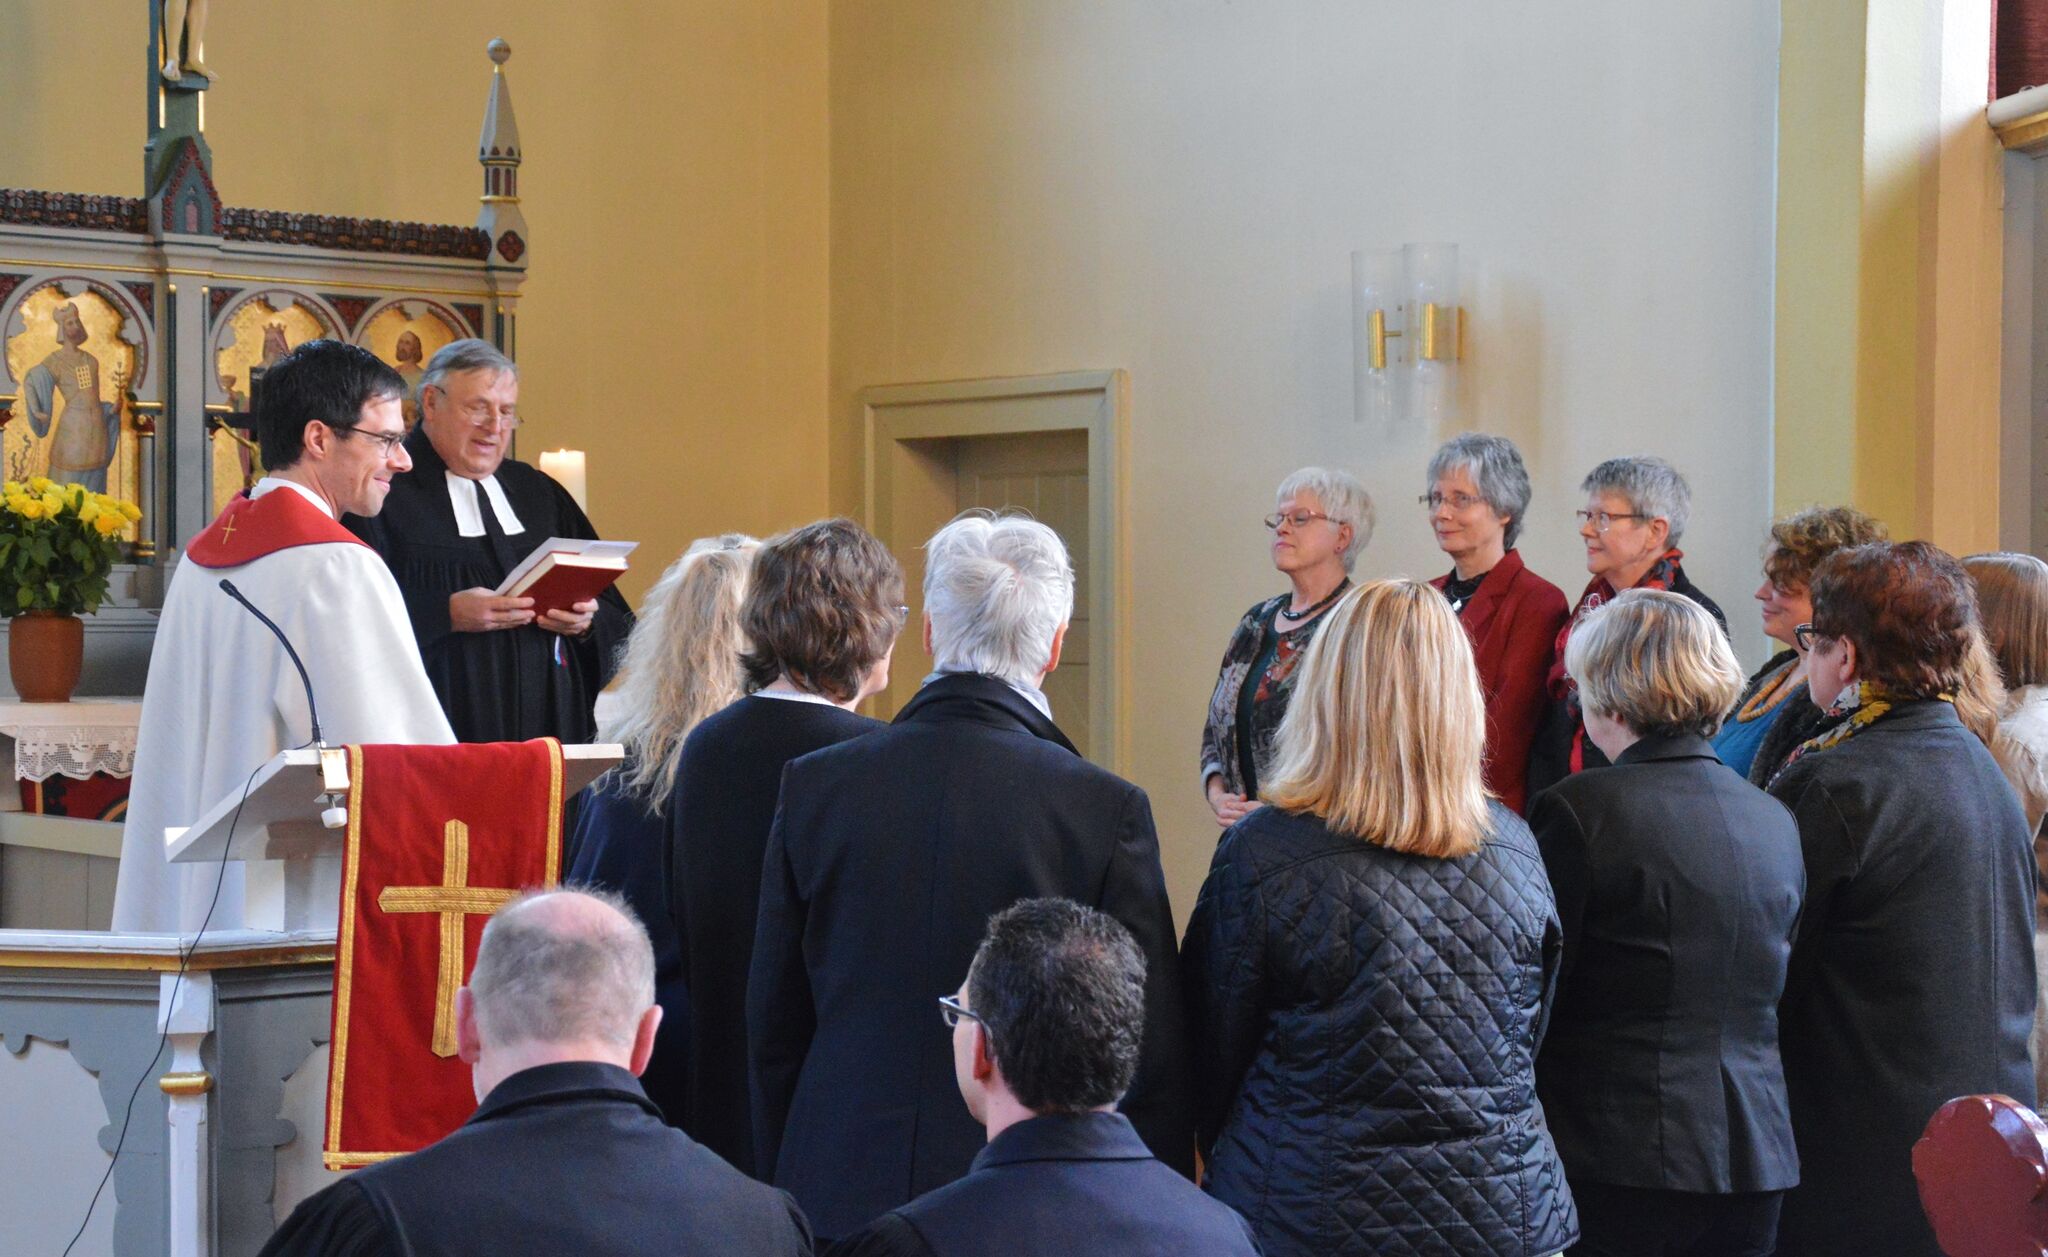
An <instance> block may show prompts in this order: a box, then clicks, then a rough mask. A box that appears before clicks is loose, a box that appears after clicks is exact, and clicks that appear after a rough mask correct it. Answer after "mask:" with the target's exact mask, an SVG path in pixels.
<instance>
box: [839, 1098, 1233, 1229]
mask: <svg viewBox="0 0 2048 1257" xmlns="http://www.w3.org/2000/svg"><path fill="white" fill-rule="evenodd" d="M1258 1251H1259V1250H1258V1247H1257V1245H1255V1244H1254V1243H1253V1242H1252V1238H1251V1228H1250V1227H1249V1226H1247V1225H1245V1220H1244V1219H1243V1218H1242V1217H1240V1216H1238V1213H1237V1211H1236V1210H1235V1209H1232V1208H1231V1207H1230V1206H1229V1205H1226V1204H1223V1203H1222V1202H1220V1201H1217V1200H1213V1199H1211V1198H1210V1197H1209V1196H1208V1195H1207V1194H1205V1193H1204V1192H1203V1191H1202V1190H1201V1189H1200V1188H1198V1187H1196V1186H1195V1185H1194V1184H1193V1183H1190V1182H1188V1181H1187V1180H1186V1179H1185V1178H1182V1177H1181V1176H1180V1175H1178V1174H1176V1173H1174V1172H1173V1171H1172V1170H1169V1169H1167V1168H1166V1167H1165V1166H1164V1165H1161V1164H1160V1163H1159V1162H1158V1161H1157V1160H1156V1159H1154V1157H1153V1156H1152V1153H1151V1151H1150V1150H1149V1149H1147V1148H1146V1147H1145V1141H1144V1140H1142V1139H1140V1138H1138V1132H1137V1131H1135V1130H1133V1129H1131V1124H1130V1122H1128V1121H1126V1120H1125V1119H1124V1118H1123V1117H1122V1116H1120V1115H1118V1114H1115V1113H1067V1114H1056V1115H1049V1116H1042V1117H1034V1118H1032V1119H1030V1120H1029V1121H1024V1122H1019V1123H1017V1124H1016V1125H1015V1126H1012V1127H1010V1128H1008V1129H1007V1130H1005V1131H1003V1133H1002V1134H1000V1135H997V1136H996V1137H995V1138H994V1139H992V1140H990V1141H989V1144H988V1146H987V1147H986V1148H983V1149H982V1150H981V1151H980V1152H979V1153H977V1154H975V1157H974V1168H973V1169H972V1171H971V1172H970V1173H969V1174H968V1175H967V1177H966V1178H963V1179H960V1180H958V1181H957V1182H954V1183H950V1184H948V1185H946V1186H945V1187H941V1188H939V1189H938V1190H937V1191H935V1192H931V1193H928V1194H926V1195H923V1196H919V1197H918V1198H917V1199H916V1200H913V1201H911V1202H910V1203H909V1204H907V1205H905V1206H903V1207H902V1208H901V1209H897V1210H894V1211H892V1212H890V1213H885V1214H883V1215H882V1216H881V1217H880V1218H878V1219H876V1220H875V1222H874V1224H873V1225H871V1226H870V1227H868V1229H867V1230H865V1231H863V1232H861V1233H860V1234H859V1235H857V1236H855V1237H853V1238H852V1239H849V1240H847V1241H845V1242H844V1243H842V1244H839V1245H838V1246H836V1247H835V1248H833V1249H832V1254H833V1257H1188V1255H1189V1254H1197V1253H1199V1254H1204V1255H1205V1257H1257V1254H1258Z"/></svg>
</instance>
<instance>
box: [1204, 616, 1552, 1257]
mask: <svg viewBox="0 0 2048 1257" xmlns="http://www.w3.org/2000/svg"><path fill="white" fill-rule="evenodd" d="M1485 742H1486V705H1485V700H1484V698H1483V697H1482V696H1481V693H1480V687H1479V674H1478V671H1477V669H1476V668H1475V666H1474V664H1473V661H1472V647H1471V645H1470V643H1469V641H1468V640H1467V638H1466V635H1465V631H1464V629H1463V628H1462V627H1460V625H1459V623H1458V617H1457V615H1456V614H1455V613H1454V612H1452V610H1451V608H1450V605H1449V604H1448V603H1447V602H1445V601H1444V598H1443V595H1441V594H1439V593H1438V592H1437V591H1436V590H1434V589H1432V588H1430V587H1429V586H1428V585H1424V584H1420V583H1418V582H1415V581H1406V580H1394V581H1375V582H1373V583H1371V584H1368V585H1365V586H1363V587H1361V588H1360V589H1358V590H1356V591H1354V592H1353V593H1351V594H1350V595H1348V596H1347V597H1345V598H1344V600H1343V601H1341V602H1339V603H1338V604H1337V605H1336V606H1335V607H1333V608H1332V609H1331V610H1330V611H1329V612H1328V614H1327V616H1326V617H1325V623H1324V624H1323V627H1322V629H1321V630H1320V631H1319V632H1318V633H1317V635H1316V639H1315V641H1314V643H1313V644H1312V645H1311V646H1310V647H1309V648H1308V650H1307V652H1306V654H1305V656H1304V658H1303V660H1302V663H1301V668H1300V671H1299V672H1298V674H1297V677H1296V682H1295V691H1294V700H1293V702H1292V703H1291V704H1290V705H1289V707H1288V709H1287V715H1286V717H1285V719H1284V720H1282V722H1281V724H1280V730H1279V735H1278V737H1277V739H1276V741H1275V748H1274V761H1273V767H1272V772H1271V775H1270V779H1269V781H1268V782H1267V784H1266V786H1265V788H1264V790H1263V796H1264V799H1265V801H1266V802H1267V803H1268V804H1270V805H1271V806H1268V807H1263V808H1260V809H1258V810H1256V811H1254V812H1252V813H1250V814H1249V815H1248V816H1246V817H1245V818H1244V819H1242V820H1240V821H1238V822H1237V823H1236V824H1235V825H1233V826H1231V828H1230V829H1229V830H1228V831H1227V832H1226V833H1225V834H1224V836H1223V841H1222V843H1221V844H1220V845H1219V846H1218V847H1217V850H1216V857H1215V860H1214V862H1213V863H1212V864H1211V866H1210V869H1209V878H1208V881H1207V882H1206V883H1204V885H1203V887H1202V894H1201V898H1200V900H1199V901H1198V902H1197V903H1196V905H1195V912H1194V917H1193V920H1192V921H1191V922H1190V923H1189V926H1188V935H1187V941H1186V944H1185V951H1184V953H1183V964H1184V976H1185V979H1186V989H1187V997H1188V1005H1189V1017H1190V1024H1191V1026H1192V1028H1193V1033H1194V1035H1195V1055H1196V1061H1197V1079H1198V1091H1197V1103H1196V1118H1197V1122H1198V1129H1199V1132H1200V1136H1201V1146H1202V1149H1203V1151H1204V1153H1205V1154H1206V1156H1207V1159H1208V1179H1207V1182H1206V1186H1207V1188H1208V1190H1209V1191H1210V1192H1211V1193H1212V1194H1214V1195H1215V1196H1216V1197H1217V1198H1218V1199H1220V1200H1222V1201H1224V1202H1225V1203H1227V1204H1230V1205H1232V1206H1234V1207H1235V1208H1236V1209H1237V1210H1238V1211H1239V1212H1241V1213H1243V1214H1244V1215H1245V1217H1246V1218H1247V1219H1248V1220H1249V1221H1250V1222H1251V1224H1252V1228H1253V1230H1254V1231H1255V1232H1256V1233H1257V1236H1258V1241H1259V1245H1260V1247H1261V1249H1262V1250H1263V1251H1264V1252H1266V1253H1267V1254H1268V1257H1285V1255H1288V1254H1304V1255H1305V1254H1317V1255H1318V1257H1321V1255H1325V1254H1346V1253H1359V1254H1365V1253H1373V1254H1404V1253H1425V1252H1427V1253H1437V1252H1461V1253H1464V1252H1470V1253H1480V1252H1483V1253H1491V1254H1503V1255H1508V1257H1515V1255H1519V1254H1529V1255H1536V1254H1550V1253H1555V1252H1557V1251H1558V1250H1559V1249H1562V1248H1564V1247H1566V1246H1567V1245H1569V1244H1571V1243H1572V1242H1573V1241H1574V1240H1576V1239H1577V1238H1578V1232H1579V1227H1578V1219H1577V1216H1576V1214H1575V1212H1574V1210H1573V1207H1572V1201H1571V1194H1570V1192H1569V1191H1568V1190H1567V1189H1566V1187H1565V1184H1564V1173H1563V1170H1562V1168H1561V1167H1560V1165H1559V1162H1558V1157H1557V1150H1556V1148H1555V1147H1553V1146H1552V1143H1551V1139H1550V1132H1549V1130H1548V1129H1547V1128H1546V1127H1545V1125H1544V1120H1543V1110H1542V1108H1541V1107H1540V1106H1539V1105H1538V1104H1537V1102H1536V1098H1535V1057H1536V1048H1537V1042H1538V1039H1539V1037H1540V1028H1541V1026H1542V1024H1543V1020H1544V1017H1545V1013H1546V1010H1547V1007H1548V1003H1549V999H1550V990H1551V983H1552V979H1553V977H1554V974H1555V971H1556V968H1557V964H1558V959H1559V948H1560V944H1561V940H1562V934H1561V932H1560V929H1559V926H1558V920H1557V910H1556V907H1555V905H1554V904H1553V902H1552V900H1551V894H1550V885H1549V882H1548V881H1547V880H1546V878H1545V877H1544V873H1543V863H1542V859H1541V858H1540V856H1539V855H1538V853H1537V850H1536V844H1535V841H1534V839H1533V838H1532V837H1531V836H1530V833H1529V828H1528V826H1527V825H1525V824H1524V823H1523V822H1522V819H1521V818H1520V817H1518V816H1516V815H1515V814H1514V813H1513V812H1512V811H1510V810H1509V809H1508V808H1507V807H1505V806H1504V805H1502V804H1501V803H1499V802H1498V801H1495V800H1491V799H1489V798H1488V797H1487V794H1486V790H1485V787H1484V786H1483V784H1482V779H1481V767H1480V765H1481V756H1482V754H1483V752H1484V748H1485Z"/></svg>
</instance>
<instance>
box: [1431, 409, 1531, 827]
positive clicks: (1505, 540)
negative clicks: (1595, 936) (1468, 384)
mask: <svg viewBox="0 0 2048 1257" xmlns="http://www.w3.org/2000/svg"><path fill="white" fill-rule="evenodd" d="M1428 484H1429V492H1427V493H1425V494H1423V495H1422V497H1421V499H1420V501H1421V504H1422V505H1423V506H1424V507H1426V508H1428V511H1429V526H1430V531H1432V532H1434V533H1435V534H1436V544H1437V547H1438V548H1439V549H1441V550H1442V551H1443V552H1444V553H1445V554H1447V555H1449V556H1450V559H1451V570H1450V571H1449V572H1447V573H1445V574H1444V575H1442V576H1439V577H1437V578H1436V579H1435V580H1433V581H1431V582H1430V584H1432V585H1434V586H1436V587H1437V588H1438V589H1439V590H1442V591H1443V595H1444V597H1445V598H1447V599H1449V600H1450V603H1451V610H1453V611H1455V612H1457V613H1458V622H1459V623H1460V624H1463V625H1464V626H1465V633H1466V635H1467V636H1468V637H1470V638H1471V639H1472V654H1473V657H1474V658H1475V659H1476V660H1477V661H1478V664H1479V684H1480V687H1481V688H1482V689H1484V690H1485V691H1486V785H1487V788H1488V789H1490V790H1492V791H1493V792H1494V793H1495V794H1497V795H1499V796H1500V798H1501V800H1502V801H1503V802H1504V803H1506V804H1507V805H1508V806H1509V807H1511V808H1513V809H1515V810H1516V811H1517V812H1526V811H1527V810H1528V772H1529V747H1530V746H1531V745H1532V744H1533V743H1534V742H1535V740H1536V730H1537V728H1538V727H1539V726H1540V725H1541V724H1542V723H1543V711H1544V707H1545V705H1546V702H1547V699H1548V691H1547V690H1546V689H1545V684H1546V682H1547V680H1548V678H1549V676H1550V656H1551V652H1552V651H1554V650H1556V649H1557V634H1558V630H1559V629H1562V628H1563V627H1564V621H1565V609H1564V591H1563V590H1561V589H1559V588H1558V587H1557V586H1555V585H1553V584H1551V583H1550V582H1549V581H1547V580H1544V579H1543V578H1542V577H1541V576H1538V575H1537V574H1536V573H1534V572H1532V571H1530V570H1529V569H1528V568H1527V567H1526V566H1524V565H1523V563H1522V554H1521V551H1519V550H1517V549H1515V541H1516V540H1517V539H1518V538H1519V537H1520V536H1521V533H1522V523H1523V520H1524V519H1525V518H1526V517H1527V516H1528V513H1529V471H1528V468H1526V467H1524V466H1523V465H1522V452H1521V451H1520V450H1518V449H1516V448H1515V443H1514V442H1513V441H1510V440H1508V439H1507V438H1506V437H1504V436H1487V435H1486V434H1484V433H1480V432H1467V433H1465V434H1463V435H1462V436H1456V437H1452V438H1451V439H1450V440H1448V441H1446V442H1444V444H1443V446H1442V447H1441V448H1439V449H1438V450H1437V452H1436V456H1435V457H1433V458H1431V459H1430V460H1429V478H1428Z"/></svg>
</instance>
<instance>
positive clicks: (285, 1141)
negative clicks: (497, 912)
mask: <svg viewBox="0 0 2048 1257" xmlns="http://www.w3.org/2000/svg"><path fill="white" fill-rule="evenodd" d="M622 754H623V751H622V748H620V747H618V746H615V745H608V744H607V745H594V746H568V747H563V748H562V769H563V771H562V797H563V798H567V797H568V796H569V795H572V794H574V793H575V792H576V791H577V790H580V789H582V788H583V787H584V786H586V785H588V784H590V782H591V781H593V780H595V779H596V778H597V777H598V776H599V775H601V774H602V773H603V772H605V771H606V770H607V769H609V768H611V767H613V766H615V765H616V764H617V763H618V762H619V761H620V759H621V757H622ZM348 774H349V757H348V755H347V752H346V750H345V748H334V749H329V750H325V751H322V750H317V749H311V748H308V749H304V750H294V751H285V752H282V753H280V754H278V755H276V756H274V757H273V758H272V759H271V760H270V761H269V762H268V763H266V764H264V765H263V766H262V767H261V768H259V769H258V770H257V771H256V773H255V775H254V776H253V777H252V778H251V780H250V785H249V788H248V792H247V795H246V797H244V796H243V795H242V794H241V793H240V792H238V793H237V794H236V796H235V797H232V798H226V799H222V800H220V801H218V802H217V803H216V805H215V806H214V807H212V808H210V809H209V810H208V811H207V813H206V814H205V815H204V816H202V817H201V818H200V819H199V820H198V821H197V822H196V823H195V824H193V825H191V826H189V827H184V828H179V829H173V830H170V831H168V832H167V833H166V835H165V841H166V845H167V850H168V851H169V852H170V855H171V859H172V860H173V861H177V862H199V863H213V864H222V863H224V862H225V861H229V860H241V861H262V862H274V863H273V864H272V867H273V868H274V875H273V876H270V877H268V878H263V879H259V878H257V877H254V876H252V877H251V878H250V879H249V885H250V896H249V905H250V906H249V918H248V926H249V928H242V929H236V930H232V931H224V932H220V933H211V932H209V933H208V934H206V935H204V936H201V937H198V938H195V937H194V936H192V935H169V934H162V935H158V934H149V935H142V934H113V933H106V932H97V931H55V930H0V1047H4V1048H5V1053H0V1112H5V1113H7V1114H8V1115H9V1126H10V1129H12V1130H16V1131H23V1132H32V1133H33V1136H34V1137H33V1138H27V1139H21V1138H18V1139H15V1140H11V1141H8V1142H7V1144H6V1145H5V1146H4V1147H0V1218H5V1219H7V1224H6V1232H5V1233H6V1236H7V1239H8V1244H7V1251H10V1252H13V1251H19V1252H51V1253H55V1252H60V1251H62V1250H63V1247H64V1245H65V1243H66V1241H67V1240H68V1239H69V1238H70V1235H71V1232H72V1231H73V1230H74V1229H76V1228H77V1226H78V1225H79V1223H80V1222H81V1221H84V1220H85V1218H86V1213H87V1209H88V1207H89V1202H90V1201H91V1200H92V1198H93V1193H94V1188H95V1185H96V1184H97V1183H98V1182H99V1180H100V1178H101V1177H102V1176H103V1175H105V1174H106V1173H107V1167H108V1157H109V1156H111V1155H112V1154H113V1153H114V1152H115V1149H116V1147H117V1146H118V1147H119V1156H118V1158H117V1159H116V1160H115V1163H114V1166H113V1176H112V1179H111V1181H110V1182H109V1184H108V1187H107V1189H106V1191H105V1192H104V1193H102V1199H101V1200H100V1203H99V1205H98V1207H97V1208H96V1209H94V1210H93V1213H92V1221H91V1223H90V1224H89V1225H88V1228H87V1232H86V1239H85V1240H84V1241H82V1242H81V1244H80V1246H79V1247H78V1248H76V1249H75V1250H74V1252H77V1253H109V1252H111V1253H116V1254H123V1255H124V1257H125V1255H126V1254H156V1253H168V1254H177V1255H179V1257H184V1255H197V1254H210V1253H253V1252H255V1251H256V1249H257V1248H259V1247H260V1246H261V1245H262V1243H263V1241H264V1239H265V1238H267V1237H268V1236H269V1234H270V1232H271V1230H272V1229H274V1227H275V1226H276V1223H277V1222H278V1221H279V1220H281V1219H282V1218H283V1216H284V1214H286V1213H287V1212H289V1211H290V1209H291V1207H292V1206H293V1205H294V1204H296V1203H297V1202H298V1201H299V1200H301V1199H303V1198H304V1197H306V1196H308V1195H311V1194H312V1193H313V1192H314V1191H317V1190H319V1189H320V1188H321V1187H322V1186H324V1185H325V1184H326V1183H328V1182H330V1181H332V1175H331V1174H329V1173H328V1172H327V1171H326V1170H324V1169H322V1168H321V1167H322V1156H321V1130H322V1128H323V1124H324V1122H325V1119H326V1101H327V1097H328V1085H327V1084H328V1070H327V1064H328V1060H327V1058H328V1052H327V1044H328V1041H329V1020H330V1015H331V1007H332V1004H331V1001H332V995H333V989H334V962H335V912H336V903H335V901H334V900H333V899H332V898H329V899H327V900H326V901H324V902H316V901H314V900H313V899H312V898H310V897H309V896H308V895H307V894H306V888H307V887H308V886H310V885H311V884H312V881H313V879H311V878H309V877H308V876H306V874H305V868H304V866H306V865H307V864H309V863H310V862H312V861H315V860H320V859H331V858H338V856H339V853H340V850H341V842H342V837H343V835H344V834H345V833H346V829H345V825H346V822H347V815H346V810H345V808H344V807H343V806H342V803H341V802H340V801H341V800H345V799H346V798H347V795H348V791H349V785H350V780H349V775H348ZM337 810H339V811H340V813H341V814H339V815H337V814H336V813H337ZM432 838H433V839H434V840H437V841H438V843H439V845H440V847H441V856H442V860H441V869H442V876H441V878H440V884H439V885H434V886H419V887H396V888H392V889H390V890H387V891H385V892H384V895H383V898H384V900H386V901H388V902H386V903H384V905H383V906H384V907H385V910H386V911H390V912H396V913H432V914H436V915H437V916H438V917H439V918H440V920H441V922H442V925H441V929H442V931H443V933H444V934H446V933H447V932H448V931H449V929H450V926H449V922H450V921H451V920H452V921H453V922H455V923H457V924H456V925H455V926H454V928H455V930H456V931H457V938H458V939H459V937H460V934H459V930H460V925H459V922H460V921H461V920H462V918H463V917H465V916H466V915H469V914H472V913H488V912H490V911H491V910H492V909H494V908H495V907H496V906H497V905H498V904H499V903H501V902H503V900H504V899H505V898H508V897H509V896H510V894H511V892H510V891H506V890H500V889H490V888H476V887H470V886H468V885H467V884H466V880H467V879H466V877H465V869H466V865H467V849H468V846H467V844H468V839H469V835H468V833H467V830H466V829H465V828H464V827H463V826H462V825H461V823H460V822H451V823H449V824H448V825H447V826H445V827H444V829H443V832H442V833H440V834H437V835H433V836H432ZM258 867H263V865H258V864H252V865H251V868H252V871H253V870H254V869H255V868H258ZM259 883H261V884H263V885H265V886H266V887H267V888H268V889H267V891H266V894H265V895H264V896H263V897H261V898H259V896H258V895H257V893H256V887H257V886H258V884H259ZM442 954H443V957H444V959H443V968H444V969H446V968H448V964H447V960H446V957H447V956H448V955H449V954H451V953H450V949H448V948H447V947H445V946H444V948H443V953H442ZM452 954H453V955H454V956H455V958H456V959H455V968H454V971H453V972H452V973H448V974H444V978H445V979H446V980H448V981H452V982H453V983H455V984H458V985H459V984H460V982H461V980H462V978H463V976H464V975H463V974H462V973H461V971H460V956H461V952H460V948H459V946H458V947H457V948H455V949H454V950H453V952H452ZM451 990H452V987H451ZM436 1002H437V1006H438V1005H439V1003H440V1002H441V1001H439V1000H437V1001H436ZM444 1031H445V1034H444ZM433 1035H434V1038H435V1040H436V1041H437V1043H438V1042H439V1041H440V1040H442V1039H443V1038H444V1037H445V1038H446V1039H447V1040H448V1046H449V1050H450V1052H451V1053H452V1051H453V1047H452V1039H453V1029H452V1026H449V1027H445V1028H444V1027H443V1026H441V1025H440V1024H439V1023H438V1022H437V1023H436V1024H435V1026H434V1027H433ZM437 1050H438V1048H437ZM138 1084H141V1085H140V1088H139V1094H136V1095H135V1099H134V1100H133V1102H132V1103H131V1101H130V1096H131V1094H133V1093H137V1089H138ZM117 1202H118V1208H116V1203H117Z"/></svg>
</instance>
